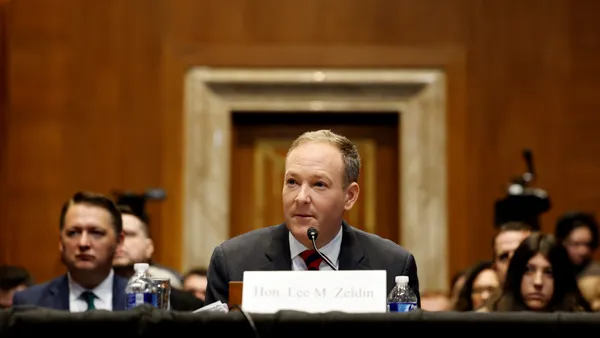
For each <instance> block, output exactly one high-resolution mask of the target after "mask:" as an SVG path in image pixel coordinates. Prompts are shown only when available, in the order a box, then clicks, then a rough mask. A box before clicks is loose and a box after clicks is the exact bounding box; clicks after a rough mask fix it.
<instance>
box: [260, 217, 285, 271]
mask: <svg viewBox="0 0 600 338" xmlns="http://www.w3.org/2000/svg"><path fill="white" fill-rule="evenodd" d="M288 236H289V231H288V229H287V227H286V226H285V223H282V224H280V225H278V226H276V227H275V229H273V232H272V234H271V238H270V243H268V244H267V245H268V246H267V250H266V251H265V255H266V256H267V259H268V262H267V263H266V264H265V265H264V266H263V267H262V269H263V270H271V271H282V270H283V271H285V270H291V269H292V257H291V253H290V244H289V239H288Z"/></svg>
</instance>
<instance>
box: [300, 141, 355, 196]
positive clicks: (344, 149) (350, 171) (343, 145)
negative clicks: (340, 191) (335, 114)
mask: <svg viewBox="0 0 600 338" xmlns="http://www.w3.org/2000/svg"><path fill="white" fill-rule="evenodd" d="M313 142H325V143H329V144H332V145H334V146H335V147H336V148H338V149H339V151H340V153H341V154H342V161H343V162H344V176H343V177H342V180H343V187H344V188H346V187H348V185H350V184H351V183H353V182H358V175H359V174H360V155H359V154H358V148H357V147H356V145H355V144H354V143H352V142H351V141H350V140H349V139H348V138H347V137H345V136H342V135H338V134H336V133H334V132H332V131H331V130H326V129H321V130H317V131H308V132H305V133H304V134H302V135H300V136H298V138H296V139H295V140H294V142H293V143H292V145H291V146H290V148H289V149H288V155H289V154H290V153H291V152H292V150H294V149H296V148H297V147H298V146H299V145H301V144H304V143H313Z"/></svg>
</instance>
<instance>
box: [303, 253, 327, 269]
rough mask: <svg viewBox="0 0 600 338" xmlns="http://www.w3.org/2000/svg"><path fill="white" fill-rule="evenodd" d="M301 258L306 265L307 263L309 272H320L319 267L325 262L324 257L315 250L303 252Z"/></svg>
mask: <svg viewBox="0 0 600 338" xmlns="http://www.w3.org/2000/svg"><path fill="white" fill-rule="evenodd" d="M300 257H302V259H303V260H304V263H306V268H308V270H319V266H320V265H321V262H322V261H323V257H321V255H319V253H318V252H316V251H315V250H305V251H302V252H301V253H300Z"/></svg>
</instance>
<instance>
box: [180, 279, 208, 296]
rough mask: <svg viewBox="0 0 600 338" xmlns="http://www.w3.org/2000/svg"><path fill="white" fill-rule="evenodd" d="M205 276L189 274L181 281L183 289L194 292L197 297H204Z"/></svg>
mask: <svg viewBox="0 0 600 338" xmlns="http://www.w3.org/2000/svg"><path fill="white" fill-rule="evenodd" d="M206 284H207V280H206V276H200V275H189V276H187V277H186V279H185V280H184V281H183V289H184V290H185V291H189V292H191V293H193V294H194V296H196V297H197V298H199V299H202V300H204V298H205V297H206Z"/></svg>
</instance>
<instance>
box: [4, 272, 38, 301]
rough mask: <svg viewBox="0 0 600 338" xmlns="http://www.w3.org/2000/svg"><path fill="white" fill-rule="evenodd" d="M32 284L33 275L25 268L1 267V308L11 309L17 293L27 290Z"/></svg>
mask: <svg viewBox="0 0 600 338" xmlns="http://www.w3.org/2000/svg"><path fill="white" fill-rule="evenodd" d="M32 284H33V280H32V278H31V275H30V274H29V272H28V271H27V270H25V269H24V268H22V267H20V266H12V265H2V266H0V308H3V309H7V308H10V307H11V306H12V304H13V296H14V295H15V292H17V291H22V290H25V289H27V288H28V287H30V286H31V285H32Z"/></svg>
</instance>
